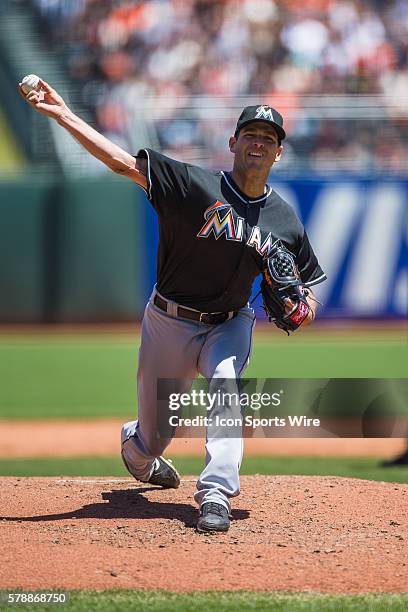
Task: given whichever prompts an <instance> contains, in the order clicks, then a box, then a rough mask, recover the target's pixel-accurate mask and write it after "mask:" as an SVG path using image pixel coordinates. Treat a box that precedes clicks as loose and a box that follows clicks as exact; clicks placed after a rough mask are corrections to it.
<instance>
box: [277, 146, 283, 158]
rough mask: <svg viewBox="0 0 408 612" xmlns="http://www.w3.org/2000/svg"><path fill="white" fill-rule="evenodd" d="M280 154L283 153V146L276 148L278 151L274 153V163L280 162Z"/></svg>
mask: <svg viewBox="0 0 408 612" xmlns="http://www.w3.org/2000/svg"><path fill="white" fill-rule="evenodd" d="M282 153H283V146H282V145H281V146H280V147H278V150H277V151H276V155H275V162H278V161H279V160H280V158H281V157H282Z"/></svg>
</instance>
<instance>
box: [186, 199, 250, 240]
mask: <svg viewBox="0 0 408 612" xmlns="http://www.w3.org/2000/svg"><path fill="white" fill-rule="evenodd" d="M204 219H205V220H206V222H205V223H204V225H203V227H202V228H201V229H200V231H199V232H198V234H197V238H208V237H209V236H210V235H211V234H213V235H214V238H215V239H216V240H218V238H220V237H221V236H222V235H225V238H226V239H227V240H234V241H236V242H240V241H241V240H242V236H243V233H244V219H243V218H242V217H237V218H236V219H234V217H233V214H232V210H231V206H229V204H223V203H222V202H220V201H219V200H217V201H216V202H215V203H214V204H212V205H211V206H210V207H209V208H207V210H206V211H205V213H204Z"/></svg>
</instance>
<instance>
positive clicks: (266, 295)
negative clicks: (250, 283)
mask: <svg viewBox="0 0 408 612" xmlns="http://www.w3.org/2000/svg"><path fill="white" fill-rule="evenodd" d="M262 276H263V279H262V282H261V293H262V299H263V305H264V309H265V312H266V314H267V317H268V319H269V321H270V322H272V321H273V323H275V325H276V326H277V327H279V328H280V329H283V330H284V331H285V332H286V333H287V334H288V335H289V333H290V332H292V331H295V330H296V329H297V328H298V327H299V326H300V325H301V324H302V323H303V321H304V320H305V319H306V317H307V316H308V314H309V312H310V311H311V308H310V306H309V304H308V303H307V300H306V297H307V296H308V291H307V290H306V289H304V287H303V286H302V280H301V278H300V275H299V271H298V268H297V265H296V262H295V258H294V256H293V255H292V253H291V252H290V251H288V249H287V248H286V247H285V246H284V245H283V244H282V242H281V241H280V240H278V241H277V242H275V244H274V245H273V246H272V250H271V251H270V253H269V255H268V257H267V258H265V262H264V268H263V271H262Z"/></svg>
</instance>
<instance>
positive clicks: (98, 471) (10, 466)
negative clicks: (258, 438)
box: [0, 456, 408, 483]
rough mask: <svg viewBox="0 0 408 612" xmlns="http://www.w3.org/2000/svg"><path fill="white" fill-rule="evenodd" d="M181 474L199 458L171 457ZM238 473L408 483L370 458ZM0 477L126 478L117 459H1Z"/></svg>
mask: <svg viewBox="0 0 408 612" xmlns="http://www.w3.org/2000/svg"><path fill="white" fill-rule="evenodd" d="M172 459H173V460H174V463H175V465H176V467H177V469H178V470H179V471H180V473H181V474H188V475H190V474H193V475H198V474H199V473H200V472H201V470H202V469H203V467H204V459H203V458H201V457H172ZM241 474H276V475H288V474H297V475H304V476H343V477H349V478H362V479H365V480H380V481H386V482H400V483H408V467H407V468H404V467H394V468H382V467H380V466H379V460H377V459H372V458H369V459H368V458H361V457H354V458H349V457H348V458H343V457H261V456H259V457H254V456H252V457H250V456H248V457H245V458H244V461H243V464H242V468H241ZM0 476H113V477H125V476H129V474H128V473H127V471H126V470H125V468H124V466H123V463H122V461H121V459H120V458H119V457H116V456H115V457H74V458H69V459H68V458H66V459H65V458H64V459H61V458H55V459H54V458H51V459H48V458H47V459H1V460H0Z"/></svg>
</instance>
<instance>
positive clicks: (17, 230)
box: [0, 175, 408, 323]
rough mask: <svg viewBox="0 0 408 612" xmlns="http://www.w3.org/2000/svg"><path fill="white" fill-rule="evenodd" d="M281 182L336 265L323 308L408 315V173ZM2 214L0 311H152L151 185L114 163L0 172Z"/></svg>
mask: <svg viewBox="0 0 408 612" xmlns="http://www.w3.org/2000/svg"><path fill="white" fill-rule="evenodd" d="M272 184H273V186H274V187H275V189H276V191H278V193H280V194H281V195H282V196H283V197H284V198H286V199H287V200H288V201H289V202H290V204H291V205H292V206H293V207H294V208H295V209H296V210H297V212H298V214H299V215H300V217H301V219H302V221H303V222H304V224H305V226H306V228H307V231H308V233H309V235H310V239H311V242H312V244H313V245H314V248H315V250H316V253H317V254H318V257H319V260H320V261H321V264H322V267H323V268H324V270H325V272H326V274H327V276H328V280H327V281H326V282H325V283H324V284H322V285H321V286H320V287H318V288H316V293H317V294H318V297H319V299H320V300H321V301H322V302H323V303H324V307H323V309H322V311H321V315H322V316H326V317H376V318H381V317H398V318H400V317H403V316H406V313H407V300H408V298H407V293H408V272H407V267H408V266H407V261H408V246H407V242H408V227H407V224H408V219H407V202H408V180H406V179H404V178H392V179H391V178H389V179H382V180H380V179H378V178H365V179H361V178H359V179H357V178H354V177H333V178H330V179H328V178H327V177H325V178H319V177H312V178H310V177H299V178H294V179H291V180H290V181H289V180H288V181H283V180H281V179H279V180H278V181H273V183H272ZM0 219H1V222H0V245H1V260H0V261H1V264H0V296H1V300H0V322H2V323H7V322H17V323H20V322H21V323H22V322H32V323H35V322H80V321H86V322H88V321H100V322H103V321H131V320H135V319H138V318H140V317H141V316H142V313H143V307H144V303H145V301H146V298H147V296H148V294H149V292H150V291H151V288H152V286H153V284H154V280H155V274H156V248H157V240H158V231H157V221H156V216H155V213H154V212H153V210H152V208H151V205H150V204H149V203H148V201H147V198H146V196H145V195H144V192H143V191H142V190H141V189H138V188H137V187H135V186H134V185H133V184H132V183H130V182H128V181H125V180H123V179H120V178H117V177H114V176H112V177H110V176H108V175H103V176H101V177H98V178H93V179H82V180H75V181H74V180H65V181H61V180H57V179H55V178H54V179H53V178H45V177H42V176H27V177H26V178H25V179H24V180H19V181H18V182H17V181H9V182H2V183H0ZM257 290H258V284H256V286H255V287H254V294H255V293H256V292H257ZM255 306H256V308H257V309H260V300H259V298H258V300H257V302H256V303H255Z"/></svg>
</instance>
